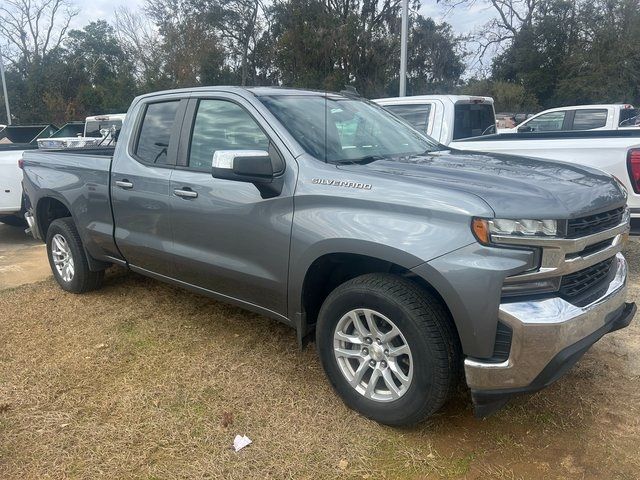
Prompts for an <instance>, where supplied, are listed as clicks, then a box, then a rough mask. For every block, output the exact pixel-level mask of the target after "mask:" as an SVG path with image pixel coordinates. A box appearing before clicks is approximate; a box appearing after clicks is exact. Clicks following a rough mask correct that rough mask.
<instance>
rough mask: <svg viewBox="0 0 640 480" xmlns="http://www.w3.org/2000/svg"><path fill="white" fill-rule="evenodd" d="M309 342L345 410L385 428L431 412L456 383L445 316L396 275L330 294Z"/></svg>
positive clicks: (370, 277)
mask: <svg viewBox="0 0 640 480" xmlns="http://www.w3.org/2000/svg"><path fill="white" fill-rule="evenodd" d="M316 340H317V346H318V350H319V352H320V358H321V361H322V364H323V367H324V369H325V371H326V373H327V376H328V377H329V380H330V381H331V383H332V385H333V386H334V388H335V389H336V391H337V392H338V394H339V395H340V396H341V397H342V398H343V400H344V401H345V403H346V404H347V405H348V406H349V407H351V408H353V409H354V410H357V411H358V412H360V413H362V414H363V415H365V416H366V417H369V418H371V419H373V420H376V421H378V422H381V423H385V424H388V425H406V424H412V423H416V422H419V421H420V420H423V419H424V418H426V417H428V416H429V415H431V414H433V413H434V412H436V411H437V410H438V409H439V408H440V407H441V406H442V405H443V404H444V402H445V401H446V399H447V398H448V396H449V394H450V393H451V390H452V389H453V387H454V386H455V382H456V380H457V378H458V372H459V362H460V353H459V346H458V345H459V344H458V341H457V338H456V336H455V332H454V331H453V327H452V325H451V321H450V318H449V317H448V314H447V312H446V311H445V309H444V308H443V306H442V304H441V303H440V301H439V300H438V299H437V298H435V297H433V296H432V295H430V294H429V293H428V292H426V291H424V290H423V289H421V288H420V287H418V286H417V285H415V284H413V283H412V282H410V281H408V280H406V279H403V278H401V277H397V276H395V275H390V274H367V275H363V276H361V277H357V278H355V279H353V280H350V281H348V282H346V283H344V284H342V285H341V286H339V287H338V288H336V289H335V290H334V291H333V292H332V293H331V294H330V295H329V297H327V299H326V300H325V302H324V304H323V305H322V308H321V310H320V314H319V318H318V324H317V326H316Z"/></svg>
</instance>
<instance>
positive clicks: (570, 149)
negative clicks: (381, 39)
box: [374, 96, 640, 235]
mask: <svg viewBox="0 0 640 480" xmlns="http://www.w3.org/2000/svg"><path fill="white" fill-rule="evenodd" d="M437 97H438V98H441V97H448V98H450V99H451V103H452V105H453V108H449V109H445V108H443V109H435V114H434V115H431V112H432V111H433V107H432V106H431V105H432V103H431V101H430V100H426V99H429V98H432V97H430V96H426V97H421V96H420V97H401V98H386V99H380V100H374V101H375V102H377V103H379V104H380V105H382V106H383V107H384V108H386V109H389V110H390V111H391V112H393V113H394V114H396V115H398V116H399V117H401V118H403V119H404V120H405V121H406V122H408V123H410V124H411V125H413V127H414V128H416V129H417V130H419V131H421V132H423V133H426V134H427V135H430V136H433V137H434V138H435V139H436V140H438V141H439V142H440V143H442V144H444V145H448V146H449V147H451V148H454V149H457V150H472V151H478V152H489V153H504V154H510V155H519V156H526V157H537V158H544V159H548V160H558V161H562V162H566V163H575V164H580V165H587V166H590V167H595V168H598V169H600V170H603V171H605V172H607V173H609V174H611V175H613V176H615V177H616V178H617V179H618V180H619V181H620V182H621V183H622V184H623V185H624V186H625V188H626V189H627V192H628V194H629V197H628V205H629V209H630V212H631V233H632V234H635V235H638V234H640V129H639V128H621V129H617V130H586V131H585V130H571V131H544V132H543V131H527V132H516V133H501V134H491V135H486V134H485V135H482V136H476V137H473V138H468V137H471V135H464V134H463V133H462V132H463V131H464V130H462V129H459V130H456V127H457V125H458V124H459V123H460V119H459V117H460V116H461V114H460V113H458V112H457V111H456V105H457V101H456V99H459V100H460V101H463V102H464V101H465V99H469V98H472V99H475V98H482V99H483V102H478V103H477V104H476V105H491V110H489V109H488V108H487V107H484V108H485V112H486V115H489V112H491V114H493V101H492V100H491V99H487V97H459V96H437ZM462 105H464V103H463V104H462ZM458 108H459V109H460V108H461V107H458ZM425 110H426V111H428V112H429V114H430V117H429V122H430V123H431V126H430V127H429V124H427V127H426V128H425V124H424V122H422V121H421V119H422V115H423V114H424V112H425ZM623 110H626V111H627V114H628V115H632V114H633V112H636V115H637V110H635V109H631V108H629V109H620V111H623ZM534 118H535V117H532V118H531V120H533V119H534ZM628 118H633V115H632V116H629V117H628ZM487 131H489V132H490V131H491V129H487ZM474 132H478V129H476V130H474ZM434 133H435V135H434ZM491 133H493V132H491ZM478 135H480V134H479V133H478ZM465 137H466V138H465Z"/></svg>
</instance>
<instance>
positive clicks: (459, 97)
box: [374, 95, 493, 105]
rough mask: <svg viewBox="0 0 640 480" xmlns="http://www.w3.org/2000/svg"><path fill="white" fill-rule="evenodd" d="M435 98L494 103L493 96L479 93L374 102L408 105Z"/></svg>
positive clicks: (459, 101)
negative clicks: (483, 95) (484, 95)
mask: <svg viewBox="0 0 640 480" xmlns="http://www.w3.org/2000/svg"><path fill="white" fill-rule="evenodd" d="M433 100H440V101H448V102H451V103H471V102H473V100H481V103H491V104H493V98H491V97H482V96H479V95H413V96H409V97H389V98H376V99H375V100H374V102H376V103H379V104H381V105H403V104H404V105H406V104H419V103H423V102H429V101H433Z"/></svg>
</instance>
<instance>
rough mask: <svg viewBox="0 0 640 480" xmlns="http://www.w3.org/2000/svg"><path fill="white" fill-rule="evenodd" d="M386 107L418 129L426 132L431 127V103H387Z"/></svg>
mask: <svg viewBox="0 0 640 480" xmlns="http://www.w3.org/2000/svg"><path fill="white" fill-rule="evenodd" d="M384 108H386V109H387V110H389V111H390V112H391V113H393V114H394V115H397V116H398V117H400V118H402V119H403V120H404V121H405V122H407V123H408V124H409V125H411V126H412V127H413V128H415V129H416V130H420V131H421V132H423V133H426V131H427V128H429V114H430V113H431V104H429V103H427V104H423V105H385V106H384Z"/></svg>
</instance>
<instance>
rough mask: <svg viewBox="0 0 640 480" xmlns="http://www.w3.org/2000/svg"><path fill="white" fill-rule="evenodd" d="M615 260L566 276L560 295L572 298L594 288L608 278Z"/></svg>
mask: <svg viewBox="0 0 640 480" xmlns="http://www.w3.org/2000/svg"><path fill="white" fill-rule="evenodd" d="M614 260H615V257H613V258H608V259H607V260H605V261H603V262H600V263H596V264H595V265H592V266H590V267H587V268H585V269H583V270H579V271H577V272H574V273H571V274H569V275H565V276H564V277H562V282H561V283H560V295H562V296H563V297H565V298H572V297H576V296H578V295H580V294H581V293H584V292H586V291H587V290H589V289H590V288H591V287H594V286H595V285H597V284H598V283H599V282H601V281H602V280H604V279H605V278H606V277H607V275H608V274H609V272H610V271H611V266H612V265H613V261H614Z"/></svg>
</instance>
